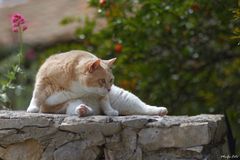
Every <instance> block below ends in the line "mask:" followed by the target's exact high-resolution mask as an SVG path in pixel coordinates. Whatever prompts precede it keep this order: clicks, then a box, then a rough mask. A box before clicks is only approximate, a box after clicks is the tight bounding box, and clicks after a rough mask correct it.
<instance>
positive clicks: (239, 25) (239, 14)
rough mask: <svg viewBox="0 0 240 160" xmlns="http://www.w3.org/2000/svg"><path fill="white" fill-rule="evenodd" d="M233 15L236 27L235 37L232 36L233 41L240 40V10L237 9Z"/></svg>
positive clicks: (234, 30) (239, 43)
mask: <svg viewBox="0 0 240 160" xmlns="http://www.w3.org/2000/svg"><path fill="white" fill-rule="evenodd" d="M233 14H234V22H235V27H234V29H233V33H234V36H232V39H238V40H240V8H237V9H235V10H234V11H233ZM238 45H240V41H239V42H238Z"/></svg>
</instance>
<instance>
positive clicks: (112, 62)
mask: <svg viewBox="0 0 240 160" xmlns="http://www.w3.org/2000/svg"><path fill="white" fill-rule="evenodd" d="M116 60H117V58H112V59H109V60H107V64H108V66H109V67H112V66H113V64H114V62H115V61H116Z"/></svg>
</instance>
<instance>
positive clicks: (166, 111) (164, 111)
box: [159, 107, 168, 116]
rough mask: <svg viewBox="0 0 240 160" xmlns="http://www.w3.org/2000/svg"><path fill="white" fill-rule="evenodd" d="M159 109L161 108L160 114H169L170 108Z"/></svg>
mask: <svg viewBox="0 0 240 160" xmlns="http://www.w3.org/2000/svg"><path fill="white" fill-rule="evenodd" d="M159 110H160V111H159V116H164V115H166V114H168V110H167V108H165V107H159Z"/></svg>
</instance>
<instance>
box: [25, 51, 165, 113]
mask: <svg viewBox="0 0 240 160" xmlns="http://www.w3.org/2000/svg"><path fill="white" fill-rule="evenodd" d="M115 61H116V58H113V59H110V60H102V59H100V58H98V57H96V56H95V55H93V54H91V53H89V52H86V51H80V50H73V51H69V52H65V53H60V54H55V55H52V56H50V57H49V58H48V59H47V60H46V61H45V62H44V63H43V64H42V66H41V67H40V69H39V71H38V73H37V75H36V81H35V86H34V90H33V95H32V99H31V101H30V105H29V107H28V109H27V112H32V113H36V112H42V113H66V114H68V115H78V116H80V117H84V116H88V115H100V114H105V115H108V116H118V115H160V116H164V115H166V114H167V112H168V111H167V109H166V108H165V107H156V106H150V105H147V104H145V103H144V102H142V101H141V100H140V99H139V98H138V97H137V96H135V95H134V94H132V93H130V92H128V91H126V90H124V89H122V88H120V87H117V86H115V85H114V84H113V82H114V76H113V74H112V66H113V64H114V63H115Z"/></svg>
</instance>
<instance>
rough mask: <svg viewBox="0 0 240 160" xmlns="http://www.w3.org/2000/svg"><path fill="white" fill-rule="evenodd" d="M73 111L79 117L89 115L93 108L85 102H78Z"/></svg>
mask: <svg viewBox="0 0 240 160" xmlns="http://www.w3.org/2000/svg"><path fill="white" fill-rule="evenodd" d="M75 113H76V114H77V115H79V116H80V117H85V116H89V115H91V114H92V113H93V110H92V109H91V108H90V107H88V106H87V105H85V104H80V105H79V106H77V107H76V109H75Z"/></svg>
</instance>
